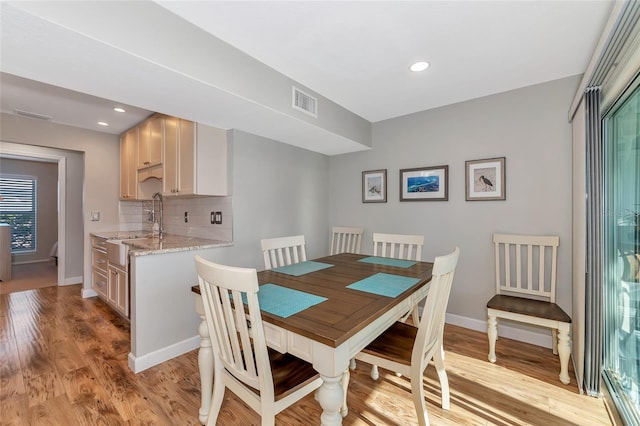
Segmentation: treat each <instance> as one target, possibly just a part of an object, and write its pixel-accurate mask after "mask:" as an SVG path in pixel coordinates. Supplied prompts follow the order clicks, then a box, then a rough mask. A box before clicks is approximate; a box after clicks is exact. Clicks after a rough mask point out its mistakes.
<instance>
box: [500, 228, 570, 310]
mask: <svg viewBox="0 0 640 426" xmlns="http://www.w3.org/2000/svg"><path fill="white" fill-rule="evenodd" d="M493 242H494V253H495V262H496V270H495V273H496V293H498V294H501V293H504V292H507V293H516V294H520V295H527V296H534V298H537V299H540V300H547V301H550V302H553V303H555V299H556V279H557V260H558V259H557V258H558V246H559V245H560V237H558V236H555V235H508V234H494V235H493Z"/></svg>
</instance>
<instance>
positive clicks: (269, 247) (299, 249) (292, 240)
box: [260, 235, 307, 269]
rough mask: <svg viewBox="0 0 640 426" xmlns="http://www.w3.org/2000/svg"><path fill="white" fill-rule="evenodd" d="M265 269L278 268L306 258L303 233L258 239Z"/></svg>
mask: <svg viewBox="0 0 640 426" xmlns="http://www.w3.org/2000/svg"><path fill="white" fill-rule="evenodd" d="M260 243H261V245H262V252H263V254H264V267H265V269H273V268H279V267H281V266H286V265H292V264H294V263H300V262H304V261H305V260H307V252H306V249H305V241H304V235H295V236H293V237H281V238H269V239H264V240H261V241H260Z"/></svg>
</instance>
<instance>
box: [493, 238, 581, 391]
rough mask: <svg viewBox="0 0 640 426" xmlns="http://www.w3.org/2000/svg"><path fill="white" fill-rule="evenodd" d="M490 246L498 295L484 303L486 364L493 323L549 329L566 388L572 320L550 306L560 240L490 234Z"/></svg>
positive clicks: (552, 297) (494, 353) (554, 298)
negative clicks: (485, 309)
mask: <svg viewBox="0 0 640 426" xmlns="http://www.w3.org/2000/svg"><path fill="white" fill-rule="evenodd" d="M493 243H494V250H495V262H496V265H495V268H496V269H495V273H496V293H497V294H496V295H495V296H493V297H492V298H491V300H489V302H487V336H488V338H489V361H491V362H496V352H495V345H496V340H497V339H498V328H497V327H498V318H503V319H507V320H511V321H517V322H522V323H526V324H531V325H535V326H539V327H545V328H549V329H551V335H552V345H553V353H554V354H556V355H558V356H559V357H560V381H561V382H562V383H564V384H569V382H570V379H569V373H568V368H569V357H570V354H571V349H570V345H569V331H570V328H571V317H570V316H569V315H567V313H566V312H564V311H563V310H562V308H560V306H558V305H557V304H556V303H555V302H556V276H557V263H558V246H559V245H560V237H558V236H554V235H552V236H546V235H543V236H540V235H507V234H494V235H493ZM505 293H506V294H505Z"/></svg>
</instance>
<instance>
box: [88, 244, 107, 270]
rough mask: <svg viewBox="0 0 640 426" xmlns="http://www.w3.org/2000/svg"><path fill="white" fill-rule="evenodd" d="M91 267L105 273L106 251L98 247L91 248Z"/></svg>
mask: <svg viewBox="0 0 640 426" xmlns="http://www.w3.org/2000/svg"><path fill="white" fill-rule="evenodd" d="M91 267H92V268H93V269H95V270H97V271H100V272H102V273H103V274H104V275H106V274H107V252H106V251H102V250H99V249H95V248H94V249H92V250H91Z"/></svg>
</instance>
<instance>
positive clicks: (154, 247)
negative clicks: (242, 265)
mask: <svg viewBox="0 0 640 426" xmlns="http://www.w3.org/2000/svg"><path fill="white" fill-rule="evenodd" d="M92 235H94V236H96V237H102V238H106V239H108V240H123V241H122V242H123V244H127V245H128V246H129V254H130V255H132V256H145V255H149V254H161V253H170V252H179V251H187V250H200V249H206V248H213V247H225V246H230V245H232V244H233V243H232V242H231V241H221V240H208V239H205V238H196V237H184V236H181V235H171V234H164V235H163V236H162V239H160V238H159V237H158V236H157V235H156V236H152V234H151V233H149V232H144V231H114V232H95V233H93V234H92Z"/></svg>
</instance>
